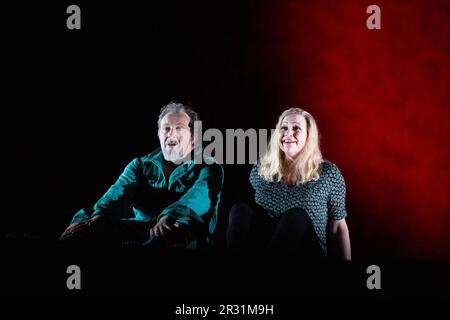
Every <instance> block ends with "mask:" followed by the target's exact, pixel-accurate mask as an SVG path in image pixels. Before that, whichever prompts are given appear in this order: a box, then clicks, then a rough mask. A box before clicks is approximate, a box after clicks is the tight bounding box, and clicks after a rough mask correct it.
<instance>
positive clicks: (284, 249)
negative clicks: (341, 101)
mask: <svg viewBox="0 0 450 320" xmlns="http://www.w3.org/2000/svg"><path fill="white" fill-rule="evenodd" d="M250 183H251V185H252V188H253V191H254V196H253V199H252V200H253V201H252V203H251V204H250V205H248V204H245V203H238V204H235V205H234V206H233V207H232V209H231V211H230V217H229V227H228V230H227V244H228V247H229V248H242V247H245V246H247V245H249V244H250V245H255V242H256V245H257V246H263V247H266V248H268V249H269V250H270V251H271V252H279V253H296V254H299V255H303V256H308V257H326V256H327V255H328V251H329V250H328V249H329V247H330V249H331V250H330V251H331V252H330V253H331V254H332V255H333V256H335V257H339V258H341V259H344V260H351V250H350V238H349V232H348V227H347V223H346V221H345V218H346V216H347V212H346V209H345V182H344V178H343V177H342V175H341V173H340V171H339V169H338V168H337V166H336V165H334V164H332V163H331V162H328V161H324V160H323V158H322V154H321V152H320V148H319V134H318V129H317V125H316V122H315V120H314V118H313V117H312V116H311V114H309V113H308V112H306V111H304V110H302V109H300V108H290V109H288V110H286V111H284V112H283V113H282V114H281V116H280V117H279V119H278V122H277V124H276V130H275V133H274V134H273V135H272V137H271V139H270V144H269V147H268V149H267V152H266V154H265V155H264V156H263V157H262V158H261V159H260V161H258V162H257V163H256V164H255V165H254V166H253V169H252V171H251V173H250ZM327 233H328V237H327ZM327 238H328V239H327Z"/></svg>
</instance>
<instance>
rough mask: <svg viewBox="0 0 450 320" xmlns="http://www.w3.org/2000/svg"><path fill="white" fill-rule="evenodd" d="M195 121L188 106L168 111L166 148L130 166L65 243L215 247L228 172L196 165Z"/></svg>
mask: <svg viewBox="0 0 450 320" xmlns="http://www.w3.org/2000/svg"><path fill="white" fill-rule="evenodd" d="M195 121H199V117H198V115H197V113H196V112H195V111H194V110H193V109H192V108H190V107H189V106H185V105H183V104H181V103H176V102H171V103H169V104H168V105H166V106H164V107H163V108H162V109H161V112H160V115H159V119H158V137H159V141H160V144H161V147H160V148H158V149H156V150H155V151H153V152H152V153H150V154H148V155H146V156H144V157H140V158H136V159H134V160H133V161H131V163H130V164H128V166H127V167H126V168H125V170H124V172H123V173H122V174H121V175H120V177H119V179H118V180H117V182H116V183H115V184H114V185H112V186H111V187H110V189H109V190H108V191H107V192H106V194H105V195H104V196H103V197H102V198H101V199H100V200H99V201H97V203H95V205H94V206H93V207H92V208H84V209H82V210H80V211H78V212H77V213H76V214H75V216H74V217H73V219H72V222H71V224H70V225H69V227H68V228H67V229H66V230H65V231H64V233H63V234H62V236H61V239H62V240H84V241H89V242H91V241H104V242H108V243H109V242H121V243H124V242H125V243H128V242H131V243H133V244H136V243H138V244H144V245H150V246H154V247H176V248H180V247H182V248H198V247H210V246H211V245H212V236H213V231H214V228H215V226H216V222H217V214H218V204H219V201H220V192H221V189H222V184H223V169H222V167H221V166H220V165H219V164H218V163H216V162H214V161H211V159H209V161H196V158H197V157H195V156H194V150H195V148H194V145H195V143H196V139H197V137H196V136H195V134H194V122H195ZM200 162H201V163H200ZM205 162H206V163H210V164H206V163H205ZM130 213H131V217H130V216H128V217H127V215H129V214H130Z"/></svg>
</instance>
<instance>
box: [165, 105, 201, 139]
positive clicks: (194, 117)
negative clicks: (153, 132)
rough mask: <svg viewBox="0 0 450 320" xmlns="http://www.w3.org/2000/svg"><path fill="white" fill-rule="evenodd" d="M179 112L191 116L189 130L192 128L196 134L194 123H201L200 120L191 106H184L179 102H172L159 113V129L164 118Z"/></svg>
mask: <svg viewBox="0 0 450 320" xmlns="http://www.w3.org/2000/svg"><path fill="white" fill-rule="evenodd" d="M177 112H184V113H186V114H187V115H188V116H189V128H191V133H192V134H193V133H194V122H195V121H200V118H199V116H198V114H197V112H195V111H194V110H193V109H192V108H191V107H190V106H187V105H184V104H182V103H179V102H175V101H171V102H169V103H168V104H166V105H165V106H164V107H162V108H161V111H160V113H159V117H158V129H159V128H161V120H162V118H164V116H165V115H166V114H168V113H177Z"/></svg>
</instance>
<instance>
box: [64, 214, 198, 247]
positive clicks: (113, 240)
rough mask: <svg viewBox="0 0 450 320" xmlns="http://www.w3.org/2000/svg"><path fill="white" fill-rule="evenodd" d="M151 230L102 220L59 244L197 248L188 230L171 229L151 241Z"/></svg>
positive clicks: (133, 222)
mask: <svg viewBox="0 0 450 320" xmlns="http://www.w3.org/2000/svg"><path fill="white" fill-rule="evenodd" d="M153 226H154V223H150V222H144V221H137V220H126V219H115V218H103V219H101V220H100V221H98V222H94V223H93V224H92V225H91V226H90V227H88V228H86V229H83V230H81V231H77V232H74V233H68V234H65V235H64V236H62V237H61V238H60V240H63V241H64V242H66V243H70V244H74V245H79V244H81V245H83V244H86V245H100V246H104V245H107V246H118V245H119V246H125V247H127V246H131V247H134V246H142V245H143V246H146V247H155V248H189V247H196V246H197V245H198V241H196V239H195V238H196V237H195V236H196V234H195V233H193V232H192V230H190V228H188V227H187V226H184V225H183V226H181V227H180V228H172V230H171V231H169V232H167V233H166V234H165V235H164V236H159V237H150V228H151V227H153Z"/></svg>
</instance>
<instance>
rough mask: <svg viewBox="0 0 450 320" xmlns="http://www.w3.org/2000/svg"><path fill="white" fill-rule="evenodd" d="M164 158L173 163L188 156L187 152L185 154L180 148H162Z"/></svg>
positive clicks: (181, 160)
mask: <svg viewBox="0 0 450 320" xmlns="http://www.w3.org/2000/svg"><path fill="white" fill-rule="evenodd" d="M163 155H164V159H165V160H167V161H170V162H173V163H175V164H180V163H181V162H183V161H185V160H186V158H187V157H188V156H189V153H187V154H185V152H184V150H181V149H178V150H176V149H173V148H171V149H163Z"/></svg>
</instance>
